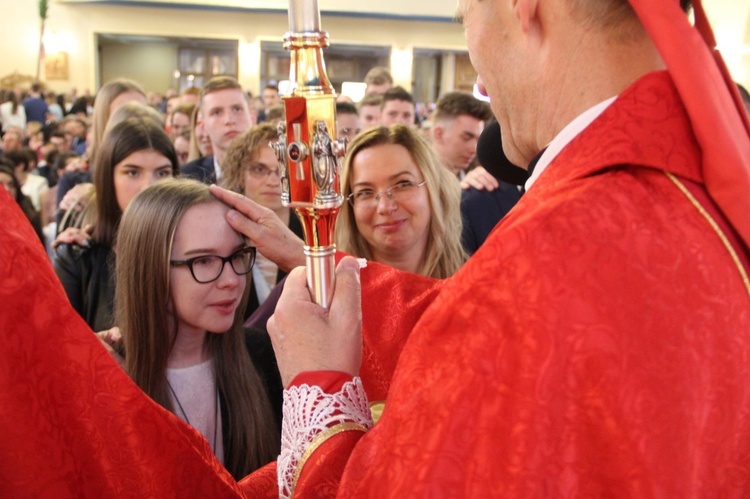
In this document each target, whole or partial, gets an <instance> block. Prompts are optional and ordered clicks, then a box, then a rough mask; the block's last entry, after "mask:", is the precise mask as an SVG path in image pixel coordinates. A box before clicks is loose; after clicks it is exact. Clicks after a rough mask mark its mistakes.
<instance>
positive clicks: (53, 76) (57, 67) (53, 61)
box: [44, 52, 68, 80]
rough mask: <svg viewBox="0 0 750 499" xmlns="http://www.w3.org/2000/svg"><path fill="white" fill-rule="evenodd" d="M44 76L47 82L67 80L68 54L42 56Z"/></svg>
mask: <svg viewBox="0 0 750 499" xmlns="http://www.w3.org/2000/svg"><path fill="white" fill-rule="evenodd" d="M44 74H45V75H46V77H47V79H48V80H67V79H68V53H67V52H57V53H55V54H45V55H44Z"/></svg>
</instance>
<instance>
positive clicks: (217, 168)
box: [214, 154, 221, 182]
mask: <svg viewBox="0 0 750 499" xmlns="http://www.w3.org/2000/svg"><path fill="white" fill-rule="evenodd" d="M214 172H216V181H217V182H218V180H219V178H221V166H220V165H219V161H218V160H217V159H216V155H215V154H214Z"/></svg>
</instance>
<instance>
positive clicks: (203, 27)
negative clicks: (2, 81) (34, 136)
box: [0, 0, 465, 91]
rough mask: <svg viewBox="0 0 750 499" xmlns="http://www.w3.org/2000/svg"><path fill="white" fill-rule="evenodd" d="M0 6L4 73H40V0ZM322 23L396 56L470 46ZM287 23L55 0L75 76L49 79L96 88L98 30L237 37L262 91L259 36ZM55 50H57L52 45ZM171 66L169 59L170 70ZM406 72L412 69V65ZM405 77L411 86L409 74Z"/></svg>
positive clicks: (339, 37) (387, 27)
mask: <svg viewBox="0 0 750 499" xmlns="http://www.w3.org/2000/svg"><path fill="white" fill-rule="evenodd" d="M0 9H2V10H0V11H2V12H5V13H12V14H11V15H12V17H13V18H14V21H10V22H8V23H7V24H11V25H12V26H9V28H8V29H4V30H0V46H4V47H9V46H15V47H17V49H16V50H12V51H8V53H7V54H4V56H3V57H2V58H1V59H0V77H2V76H5V75H7V74H9V73H12V72H13V71H16V70H17V71H19V72H20V73H23V74H30V75H34V74H35V63H36V53H37V52H36V51H37V42H38V40H36V39H35V36H36V37H38V25H37V11H36V2H34V1H30V0H26V1H25V2H17V1H16V0H0ZM4 24H6V23H4ZM322 24H323V29H325V30H327V31H328V32H329V33H331V43H357V44H367V43H371V44H374V45H381V46H382V45H383V43H384V41H385V40H388V41H389V42H390V44H392V47H393V49H394V51H395V52H398V53H400V52H399V51H401V52H410V51H411V49H412V48H413V47H414V46H419V47H438V48H449V49H459V50H462V49H465V43H464V38H463V30H462V28H461V27H460V26H459V25H457V24H454V23H444V22H415V21H401V20H378V19H364V18H346V17H337V16H332V17H325V16H324V17H323V19H322ZM22 25H23V26H22ZM287 28H288V21H287V17H286V14H285V13H267V14H266V13H264V14H258V13H249V12H228V11H218V10H189V9H176V8H175V9H172V8H145V7H129V6H119V5H118V6H115V5H93V4H86V3H57V2H53V3H52V5H51V8H50V13H49V20H48V28H47V31H48V32H49V33H50V34H51V36H52V38H53V39H54V40H56V43H57V44H59V46H60V47H61V48H62V49H63V50H65V51H66V52H68V54H69V59H70V77H69V80H67V81H57V80H53V81H48V84H49V86H50V87H51V88H53V89H55V90H57V91H67V90H68V89H69V88H70V87H77V88H78V89H79V90H82V89H86V88H88V89H91V90H92V91H94V90H95V85H96V67H95V66H96V63H95V61H96V57H97V55H96V46H95V38H96V34H97V33H116V34H124V35H159V36H170V37H180V36H189V37H196V38H217V39H235V40H236V39H239V40H240V54H239V64H240V68H239V70H240V74H239V79H240V82H241V83H242V84H243V85H244V86H246V87H247V88H249V89H251V90H255V91H257V89H258V87H259V84H260V75H259V69H260V68H259V66H260V41H261V40H281V39H282V37H283V34H284V33H285V32H286V30H287ZM35 33H36V35H35ZM19 41H20V42H22V43H19ZM51 49H52V50H54V47H51ZM172 66H173V64H170V66H169V67H170V68H171V67H172ZM404 73H407V71H404ZM408 73H409V74H410V68H409V70H408ZM42 79H44V75H42ZM400 82H401V83H403V84H407V85H408V84H410V82H409V81H404V79H401V80H400Z"/></svg>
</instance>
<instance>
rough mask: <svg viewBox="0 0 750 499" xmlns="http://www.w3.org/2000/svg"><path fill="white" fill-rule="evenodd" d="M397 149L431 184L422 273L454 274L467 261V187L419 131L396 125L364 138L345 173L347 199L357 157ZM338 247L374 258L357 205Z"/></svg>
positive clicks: (341, 229)
mask: <svg viewBox="0 0 750 499" xmlns="http://www.w3.org/2000/svg"><path fill="white" fill-rule="evenodd" d="M384 144H394V145H399V146H402V147H404V148H405V149H406V150H407V151H409V154H410V155H411V157H412V159H413V160H414V163H416V165H417V167H418V168H419V171H420V172H421V174H422V176H423V177H424V180H425V181H426V182H427V183H426V184H425V187H426V189H427V193H428V197H429V203H430V227H429V232H428V237H427V247H426V248H425V255H424V259H423V260H422V265H421V267H420V269H419V271H418V273H419V274H422V275H426V276H429V277H435V278H440V279H442V278H445V277H449V276H451V275H453V273H455V272H456V270H458V268H459V267H460V266H461V265H462V264H463V262H464V261H465V260H466V253H465V252H464V250H463V248H462V247H461V208H460V203H461V187H460V186H459V184H458V180H457V179H456V177H455V176H454V175H452V174H451V173H450V172H449V171H448V169H447V168H445V167H444V166H443V165H442V164H441V163H440V159H439V158H438V157H437V155H436V154H435V153H434V152H433V151H432V148H430V146H429V144H427V143H426V142H425V141H424V140H423V139H422V138H421V137H420V136H419V135H418V134H417V133H416V132H415V131H413V130H412V129H411V128H409V127H407V126H405V125H402V124H396V125H391V126H390V127H385V126H379V127H375V128H371V129H369V130H367V131H365V132H363V133H362V134H361V135H359V136H358V137H357V138H356V139H354V141H352V143H351V144H349V149H348V151H347V155H346V160H345V162H344V171H343V174H342V179H341V183H342V189H343V191H344V192H343V194H344V196H345V197H346V196H349V194H351V193H352V186H351V182H352V175H353V172H352V170H353V165H354V160H355V159H356V158H357V155H358V154H359V153H360V152H362V151H364V150H365V149H369V148H371V147H375V146H380V145H384ZM336 245H337V246H338V247H339V248H340V249H341V250H343V251H346V252H348V253H351V254H353V255H356V256H358V257H362V258H368V259H372V255H373V253H372V250H371V247H370V243H369V242H367V240H366V239H365V238H364V237H363V236H362V234H361V233H360V231H359V229H358V228H357V222H356V219H355V218H354V210H353V207H352V205H351V204H349V203H344V205H343V206H342V207H341V212H340V213H339V216H338V222H337V223H336Z"/></svg>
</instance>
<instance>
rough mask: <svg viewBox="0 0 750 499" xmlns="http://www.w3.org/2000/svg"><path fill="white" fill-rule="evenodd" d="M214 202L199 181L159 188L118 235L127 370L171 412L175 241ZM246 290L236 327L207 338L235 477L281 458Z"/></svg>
mask: <svg viewBox="0 0 750 499" xmlns="http://www.w3.org/2000/svg"><path fill="white" fill-rule="evenodd" d="M211 202H218V201H217V200H216V199H215V198H213V196H211V194H210V192H209V190H208V186H206V185H204V184H201V183H199V182H196V181H193V180H167V181H164V182H160V183H158V184H154V185H152V186H151V187H148V188H147V189H144V190H143V191H142V192H141V193H139V194H138V195H137V196H136V197H135V198H134V199H133V201H132V202H131V203H130V206H129V207H128V209H127V210H126V211H125V214H124V215H123V217H122V222H121V225H120V230H119V233H118V237H117V247H116V253H117V268H116V279H117V281H116V282H117V289H116V293H115V318H116V321H115V323H116V324H117V325H118V326H119V327H120V330H121V332H122V336H123V342H124V346H125V353H126V367H127V371H128V373H129V374H130V376H131V377H132V378H133V380H134V381H135V382H136V384H137V385H138V386H139V387H140V388H141V389H142V390H143V391H145V392H146V393H147V394H148V395H149V396H150V397H151V398H152V399H154V400H155V401H156V402H158V403H159V404H161V405H162V406H164V407H165V408H167V409H169V410H170V411H172V412H174V407H173V405H172V401H171V399H170V397H169V388H168V385H167V376H166V367H167V359H168V357H169V354H170V352H171V350H172V347H173V345H174V341H175V336H174V332H175V331H176V320H171V321H170V319H169V313H168V310H169V309H171V310H174V309H175V307H174V303H173V299H172V294H171V289H170V279H169V276H170V264H169V260H170V258H171V254H172V242H173V240H174V234H175V230H176V229H177V225H178V223H179V221H180V219H181V218H182V216H183V215H184V214H185V212H186V211H187V210H188V208H190V207H191V206H195V205H198V204H202V203H211ZM247 289H248V288H246V289H245V295H244V298H243V300H242V304H241V305H240V306H239V307H238V308H237V312H236V313H235V320H234V324H233V325H232V327H231V329H230V330H229V331H227V332H225V333H223V334H208V335H207V336H206V348H207V350H208V352H209V354H210V355H211V357H212V358H213V359H214V369H215V372H216V384H217V389H218V390H219V393H220V395H221V397H222V400H223V408H226V414H225V415H224V417H223V418H222V419H223V421H224V422H225V423H226V424H225V425H224V426H223V428H222V430H223V433H224V442H225V446H224V465H225V467H226V468H227V470H229V472H230V473H232V475H233V476H234V477H235V478H237V479H239V478H241V477H243V476H245V475H247V474H248V473H250V472H252V471H253V470H255V469H257V468H259V467H260V466H263V465H264V464H266V463H268V462H270V461H273V460H274V459H275V458H276V456H277V455H278V452H279V442H278V435H277V433H276V428H277V426H276V424H275V421H274V416H273V414H272V411H271V405H270V402H269V401H268V397H267V395H266V392H265V389H264V387H263V384H262V382H261V380H260V376H259V375H258V373H257V371H256V370H255V368H254V367H253V364H252V362H251V361H250V358H249V356H248V353H247V349H246V347H245V343H244V330H243V328H242V313H243V311H244V309H245V304H246V302H247V295H248V293H247ZM170 303H171V307H170ZM170 332H172V333H171V334H170Z"/></svg>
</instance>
